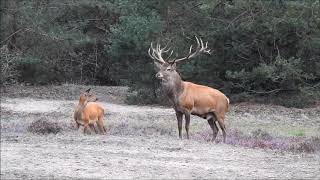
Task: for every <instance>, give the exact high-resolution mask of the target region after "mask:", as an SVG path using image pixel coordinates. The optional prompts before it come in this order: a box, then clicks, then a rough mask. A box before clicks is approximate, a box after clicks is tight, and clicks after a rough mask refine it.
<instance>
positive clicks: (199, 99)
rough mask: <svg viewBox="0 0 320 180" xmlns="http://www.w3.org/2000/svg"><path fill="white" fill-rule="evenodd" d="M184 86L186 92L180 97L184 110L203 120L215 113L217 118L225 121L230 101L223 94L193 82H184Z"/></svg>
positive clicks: (180, 103)
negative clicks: (209, 114)
mask: <svg viewBox="0 0 320 180" xmlns="http://www.w3.org/2000/svg"><path fill="white" fill-rule="evenodd" d="M182 84H183V87H184V90H183V92H182V94H181V95H180V97H179V105H180V106H181V107H182V108H183V109H185V110H187V111H189V112H190V113H191V114H194V115H198V116H200V117H203V118H206V115H207V114H208V113H214V114H215V115H216V116H217V117H219V118H222V119H224V115H225V113H226V111H227V110H228V106H229V100H228V98H227V97H226V96H225V95H224V94H223V93H222V92H220V91H219V90H216V89H213V88H210V87H207V86H202V85H198V84H194V83H191V82H182Z"/></svg>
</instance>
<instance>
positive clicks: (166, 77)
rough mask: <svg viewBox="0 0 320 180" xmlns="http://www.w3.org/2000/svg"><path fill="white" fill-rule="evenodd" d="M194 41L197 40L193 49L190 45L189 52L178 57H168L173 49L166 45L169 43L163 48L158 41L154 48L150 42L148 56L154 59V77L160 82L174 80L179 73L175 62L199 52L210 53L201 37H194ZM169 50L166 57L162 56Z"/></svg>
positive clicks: (192, 56)
mask: <svg viewBox="0 0 320 180" xmlns="http://www.w3.org/2000/svg"><path fill="white" fill-rule="evenodd" d="M196 41H197V47H196V48H195V51H194V52H192V50H193V48H192V45H191V46H190V48H189V54H188V55H187V56H185V57H182V58H178V59H177V58H171V59H170V57H171V55H172V54H173V50H171V48H168V47H167V46H168V44H169V43H168V44H167V45H166V46H165V47H164V48H161V46H160V44H159V43H158V44H157V45H156V48H154V47H153V45H152V43H151V46H150V48H149V50H148V53H149V56H150V57H151V58H152V59H153V60H154V64H155V66H156V67H157V69H158V72H157V74H156V78H157V79H160V80H162V82H170V81H172V80H174V78H176V77H177V76H179V74H178V73H177V71H176V63H177V62H180V61H183V60H187V59H191V58H194V57H196V56H198V55H199V54H201V53H207V54H210V49H208V42H206V43H205V45H204V44H203V41H202V40H201V39H198V38H197V37H196ZM170 50H171V52H170V54H169V55H168V56H167V57H166V58H164V57H162V54H163V53H167V52H169V51H170Z"/></svg>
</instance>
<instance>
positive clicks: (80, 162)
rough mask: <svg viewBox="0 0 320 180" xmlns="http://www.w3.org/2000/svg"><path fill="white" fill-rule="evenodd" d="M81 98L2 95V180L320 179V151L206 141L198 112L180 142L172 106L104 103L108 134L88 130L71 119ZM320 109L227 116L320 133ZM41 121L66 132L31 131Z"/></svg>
mask: <svg viewBox="0 0 320 180" xmlns="http://www.w3.org/2000/svg"><path fill="white" fill-rule="evenodd" d="M75 104H76V101H75V100H66V99H65V98H63V99H60V100H59V98H55V99H43V98H42V99H41V98H35V97H28V98H21V97H2V99H1V179H10V178H32V179H33V178H58V179H62V178H98V179H106V178H119V179H124V178H125V179H127V178H129V179H132V178H139V179H141V178H148V179H150V178H152V179H154V178H175V179H176V178H188V179H190V178H193V179H195V178H215V179H217V178H219V179H221V178H227V179H235V178H237V179H239V178H242V179H256V178H277V179H289V178H290V179H291V178H294V179H297V178H298V179H301V178H302V179H320V154H319V152H316V153H310V154H304V153H302V154H293V153H289V152H285V153H284V152H277V151H272V150H263V149H249V148H243V147H235V146H231V145H226V144H222V143H211V142H207V139H209V138H210V137H200V138H199V137H196V135H197V134H196V132H198V131H204V130H205V131H209V127H208V125H207V123H206V122H205V121H203V120H201V119H199V118H195V117H192V120H191V129H190V131H191V132H192V134H191V138H192V139H191V140H186V139H183V140H179V139H178V138H177V130H176V128H177V127H176V121H175V115H174V111H173V110H172V109H170V108H164V107H152V106H129V105H125V104H123V103H118V104H115V103H110V102H108V101H102V102H101V104H102V105H103V107H104V108H105V109H106V112H107V113H106V115H105V123H106V126H107V130H108V133H107V135H83V133H82V129H80V130H76V129H75V128H74V123H73V121H72V118H71V117H72V110H73V107H74V105H75ZM319 115H320V110H319V108H311V109H305V110H299V109H288V108H283V107H272V106H266V105H254V106H252V105H248V104H238V105H234V106H233V107H232V109H231V111H230V113H229V114H228V115H227V121H228V123H227V127H233V128H234V127H238V128H239V129H242V130H246V131H248V132H250V130H252V129H256V128H263V129H266V130H269V131H270V132H272V133H274V134H276V135H283V136H289V135H288V132H289V130H292V129H293V130H296V129H298V130H300V129H303V130H304V131H305V133H306V135H307V136H309V135H310V136H318V137H320V136H319V132H320V130H319V128H320V119H319ZM37 119H46V120H49V121H53V122H57V123H59V124H60V125H61V126H62V127H63V130H62V132H60V133H58V134H56V135H54V134H51V135H35V134H32V133H30V132H28V131H27V127H28V126H29V125H30V123H31V122H33V121H35V120H37ZM287 130H288V131H287ZM289 134H290V133H289ZM218 136H219V137H220V138H221V134H219V135H218ZM199 139H200V140H199Z"/></svg>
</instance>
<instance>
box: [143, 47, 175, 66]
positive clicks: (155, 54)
mask: <svg viewBox="0 0 320 180" xmlns="http://www.w3.org/2000/svg"><path fill="white" fill-rule="evenodd" d="M168 44H169V43H167V45H166V46H165V47H164V48H161V47H160V44H159V43H157V45H156V48H154V47H153V45H152V43H151V45H150V48H149V50H148V54H149V56H150V57H151V58H152V59H153V60H157V61H159V62H160V63H161V64H163V63H166V60H164V59H163V57H162V53H167V52H168V51H170V49H171V48H167V46H168ZM151 51H152V52H151ZM172 53H173V51H171V53H170V55H169V56H168V57H167V60H168V59H169V58H170V56H171V55H172Z"/></svg>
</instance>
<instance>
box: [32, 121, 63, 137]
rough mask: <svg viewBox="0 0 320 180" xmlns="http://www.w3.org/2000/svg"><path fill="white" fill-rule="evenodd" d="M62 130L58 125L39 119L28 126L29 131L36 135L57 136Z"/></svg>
mask: <svg viewBox="0 0 320 180" xmlns="http://www.w3.org/2000/svg"><path fill="white" fill-rule="evenodd" d="M61 130H62V128H61V127H60V126H59V125H58V123H54V122H50V121H47V120H45V119H39V120H36V121H34V122H32V123H31V124H30V125H29V126H28V131H29V132H31V133H35V134H42V135H45V134H51V133H52V134H57V133H59V132H60V131H61Z"/></svg>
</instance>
